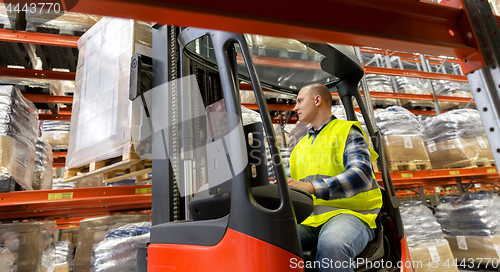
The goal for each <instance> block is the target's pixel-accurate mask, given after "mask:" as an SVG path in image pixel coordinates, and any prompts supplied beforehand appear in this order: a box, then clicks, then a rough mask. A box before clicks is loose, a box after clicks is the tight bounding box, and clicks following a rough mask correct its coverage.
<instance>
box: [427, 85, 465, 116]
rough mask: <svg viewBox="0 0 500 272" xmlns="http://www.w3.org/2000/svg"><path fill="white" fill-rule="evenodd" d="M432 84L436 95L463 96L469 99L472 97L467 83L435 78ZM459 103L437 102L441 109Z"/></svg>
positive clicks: (446, 108)
mask: <svg viewBox="0 0 500 272" xmlns="http://www.w3.org/2000/svg"><path fill="white" fill-rule="evenodd" d="M433 84H434V85H433V86H434V90H435V91H436V95H443V96H453V97H465V98H469V99H470V98H472V93H471V91H470V86H469V83H466V82H454V81H446V80H436V81H433ZM459 104H460V103H459V102H439V107H440V108H441V110H449V109H451V108H454V107H456V106H458V105H459ZM462 104H466V103H462Z"/></svg>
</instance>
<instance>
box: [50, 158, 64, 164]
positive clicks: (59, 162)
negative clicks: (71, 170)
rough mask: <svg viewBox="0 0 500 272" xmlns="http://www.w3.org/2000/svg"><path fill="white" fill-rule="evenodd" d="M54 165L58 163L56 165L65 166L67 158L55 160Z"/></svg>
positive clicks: (53, 160)
mask: <svg viewBox="0 0 500 272" xmlns="http://www.w3.org/2000/svg"><path fill="white" fill-rule="evenodd" d="M52 163H56V164H63V163H64V164H65V163H66V158H64V157H63V158H59V157H57V158H53V159H52Z"/></svg>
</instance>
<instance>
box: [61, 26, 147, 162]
mask: <svg viewBox="0 0 500 272" xmlns="http://www.w3.org/2000/svg"><path fill="white" fill-rule="evenodd" d="M151 44H152V28H151V25H150V24H147V23H143V22H138V21H133V20H128V19H119V18H111V17H105V18H103V19H102V20H100V21H99V22H98V23H97V24H95V25H94V26H93V27H92V28H91V29H89V30H88V31H87V32H85V34H84V35H83V36H82V37H81V38H80V39H79V40H78V49H79V56H78V67H77V71H76V79H75V93H74V98H73V111H72V118H71V130H70V138H69V146H68V155H67V157H66V168H74V167H79V166H82V165H85V164H89V163H90V162H93V161H102V160H105V159H109V158H113V157H118V156H121V155H123V154H124V152H123V150H124V149H125V150H130V148H131V142H132V138H131V134H130V128H131V125H132V124H131V119H132V118H131V116H133V115H134V114H135V113H134V112H133V109H134V108H133V107H132V102H131V101H130V100H129V81H130V59H131V57H132V56H133V55H134V54H135V53H137V52H141V53H144V54H146V55H150V54H151V52H148V51H151V48H150V47H151Z"/></svg>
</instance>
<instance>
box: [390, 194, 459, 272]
mask: <svg viewBox="0 0 500 272" xmlns="http://www.w3.org/2000/svg"><path fill="white" fill-rule="evenodd" d="M400 212H401V219H402V220H403V225H404V229H405V235H406V240H407V241H408V248H409V250H410V257H411V260H412V261H413V262H414V263H416V264H418V265H415V266H414V267H413V269H414V271H415V272H423V271H436V270H437V269H440V271H442V272H445V271H446V272H448V271H458V268H457V267H456V266H453V265H451V264H453V261H454V257H453V254H452V252H451V249H450V245H449V244H448V241H447V240H446V239H445V238H444V235H443V231H442V230H441V225H439V223H438V222H437V220H436V217H434V215H433V214H432V211H431V210H430V209H429V208H427V207H426V206H424V205H422V202H420V201H409V202H403V203H401V207H400ZM446 264H450V265H446Z"/></svg>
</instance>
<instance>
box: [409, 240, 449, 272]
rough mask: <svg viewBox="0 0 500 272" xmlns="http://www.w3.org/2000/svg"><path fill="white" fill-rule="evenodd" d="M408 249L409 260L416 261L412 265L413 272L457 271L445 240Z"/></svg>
mask: <svg viewBox="0 0 500 272" xmlns="http://www.w3.org/2000/svg"><path fill="white" fill-rule="evenodd" d="M409 249H410V257H411V261H412V262H414V263H415V262H418V263H417V265H414V267H413V270H414V271H415V272H428V271H440V272H453V271H458V268H457V267H456V266H453V262H454V260H455V257H454V256H453V253H452V251H451V249H450V246H449V245H448V243H446V241H444V242H443V243H437V244H423V245H418V246H414V247H410V248H409Z"/></svg>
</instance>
